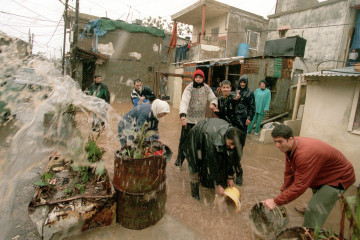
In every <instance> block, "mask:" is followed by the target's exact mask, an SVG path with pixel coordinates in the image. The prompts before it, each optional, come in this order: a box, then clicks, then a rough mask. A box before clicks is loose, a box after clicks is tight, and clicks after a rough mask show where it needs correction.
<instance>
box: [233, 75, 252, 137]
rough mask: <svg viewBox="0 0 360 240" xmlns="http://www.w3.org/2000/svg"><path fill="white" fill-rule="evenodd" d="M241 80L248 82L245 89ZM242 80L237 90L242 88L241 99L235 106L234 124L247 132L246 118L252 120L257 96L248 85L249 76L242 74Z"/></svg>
mask: <svg viewBox="0 0 360 240" xmlns="http://www.w3.org/2000/svg"><path fill="white" fill-rule="evenodd" d="M240 81H245V82H246V87H245V88H244V89H243V88H241V87H240ZM240 81H239V85H238V88H237V90H240V99H239V100H238V103H237V105H236V108H235V119H234V123H233V124H234V126H235V127H237V128H239V129H241V130H243V131H245V132H246V131H247V126H246V124H245V122H246V119H249V120H250V121H252V119H253V117H254V115H255V97H254V93H253V91H251V90H250V89H249V87H248V78H247V76H246V75H243V76H241V77H240Z"/></svg>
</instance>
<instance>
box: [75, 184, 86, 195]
mask: <svg viewBox="0 0 360 240" xmlns="http://www.w3.org/2000/svg"><path fill="white" fill-rule="evenodd" d="M74 187H75V189H77V190H79V193H80V194H82V193H84V192H85V185H84V184H81V183H77V184H75V186H74Z"/></svg>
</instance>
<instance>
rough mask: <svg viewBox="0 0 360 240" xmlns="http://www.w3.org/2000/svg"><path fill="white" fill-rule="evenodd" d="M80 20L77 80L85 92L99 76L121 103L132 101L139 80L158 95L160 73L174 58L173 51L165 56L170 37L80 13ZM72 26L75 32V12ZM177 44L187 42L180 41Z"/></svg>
mask: <svg viewBox="0 0 360 240" xmlns="http://www.w3.org/2000/svg"><path fill="white" fill-rule="evenodd" d="M79 19H81V20H80V21H79V36H80V37H79V39H78V44H77V47H78V49H77V50H78V51H77V52H78V53H77V64H76V75H75V80H77V81H78V82H79V84H80V86H81V87H82V89H83V90H85V89H86V88H88V87H89V86H90V85H91V83H92V81H93V76H94V74H95V73H98V74H101V75H102V78H103V82H104V83H106V84H107V86H108V88H109V91H110V92H111V94H112V95H113V96H115V99H116V100H118V101H129V100H130V93H131V91H132V89H133V85H134V84H133V81H134V80H135V79H138V78H139V79H142V80H143V85H145V86H149V87H150V88H152V89H153V90H154V91H155V92H156V93H157V94H158V93H159V91H160V88H159V77H160V76H159V75H158V74H157V72H168V67H169V62H170V61H173V59H174V58H175V53H174V52H170V54H166V50H167V46H168V44H169V41H170V35H168V34H167V35H166V34H165V33H164V31H163V30H160V29H157V28H149V27H144V26H141V25H137V24H129V23H126V22H123V21H117V20H110V19H108V18H99V17H96V16H91V15H87V14H80V15H79ZM70 23H71V24H69V27H70V29H71V30H72V29H73V26H74V13H70ZM100 26H102V27H103V26H106V27H105V28H106V29H105V28H104V29H103V28H100ZM85 29H86V31H85ZM72 36H73V34H70V40H71V42H73V41H72ZM178 42H179V43H180V44H181V43H185V42H186V41H185V39H181V38H180V39H179V41H178Z"/></svg>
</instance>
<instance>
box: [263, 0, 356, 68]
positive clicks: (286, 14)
mask: <svg viewBox="0 0 360 240" xmlns="http://www.w3.org/2000/svg"><path fill="white" fill-rule="evenodd" d="M359 3H360V1H359V0H327V1H322V2H318V1H317V0H278V1H277V5H276V12H275V14H273V15H270V16H268V18H269V25H268V34H267V39H266V40H276V39H281V38H285V37H294V36H300V37H302V38H304V39H306V41H307V42H306V48H305V55H304V58H306V59H307V60H308V62H309V63H310V64H312V65H313V66H318V67H319V69H325V68H326V69H331V68H339V67H343V66H345V62H346V61H347V58H348V53H349V48H350V46H351V42H352V40H353V38H354V34H353V33H354V29H355V28H356V14H357V9H358V4H359Z"/></svg>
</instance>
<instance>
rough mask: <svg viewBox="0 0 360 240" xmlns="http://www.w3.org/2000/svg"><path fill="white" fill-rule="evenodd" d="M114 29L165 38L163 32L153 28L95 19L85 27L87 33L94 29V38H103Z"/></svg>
mask: <svg viewBox="0 0 360 240" xmlns="http://www.w3.org/2000/svg"><path fill="white" fill-rule="evenodd" d="M116 28H120V29H123V30H125V31H128V32H143V33H148V34H151V35H154V36H160V37H163V38H165V33H164V30H161V29H158V28H155V27H145V26H141V25H136V24H130V23H126V22H124V21H118V20H108V19H97V20H94V21H91V22H89V23H88V24H87V25H86V26H85V30H86V31H89V30H90V29H94V33H95V35H96V36H104V35H105V34H106V33H107V31H112V30H115V29H116Z"/></svg>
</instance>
